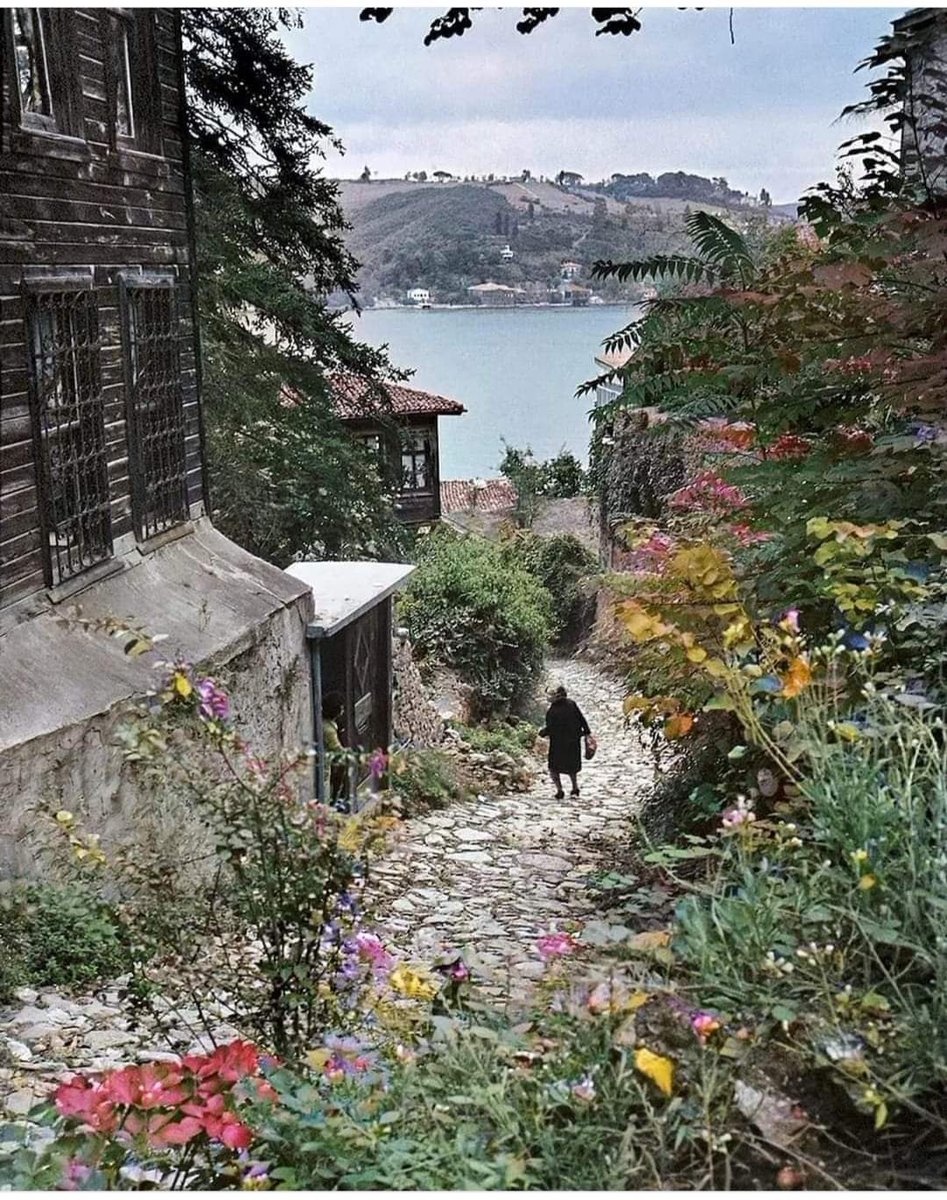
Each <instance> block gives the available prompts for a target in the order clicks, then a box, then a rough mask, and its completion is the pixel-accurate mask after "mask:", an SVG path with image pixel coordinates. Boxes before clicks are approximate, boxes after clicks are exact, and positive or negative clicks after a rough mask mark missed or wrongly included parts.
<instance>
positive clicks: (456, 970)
mask: <svg viewBox="0 0 947 1200" xmlns="http://www.w3.org/2000/svg"><path fill="white" fill-rule="evenodd" d="M434 970H435V971H438V972H440V974H441V975H444V976H446V977H447V978H448V979H451V980H453V981H454V982H455V983H463V982H464V981H465V980H467V979H469V978H470V967H468V966H467V964H466V963H465V962H464V960H463V959H462V958H460V957H458V958H455V959H454V960H453V962H449V963H442V964H441V965H440V966H436V967H435V968H434Z"/></svg>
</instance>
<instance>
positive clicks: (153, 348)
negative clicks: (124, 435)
mask: <svg viewBox="0 0 947 1200" xmlns="http://www.w3.org/2000/svg"><path fill="white" fill-rule="evenodd" d="M122 342H123V346H124V351H125V386H126V397H127V421H128V431H129V437H128V450H129V463H130V467H131V471H130V475H131V490H132V512H133V515H134V519H135V526H136V530H137V533H138V536H139V538H143V539H146V538H149V537H154V536H155V534H158V533H162V532H163V531H164V530H166V529H170V528H172V527H173V526H175V525H179V524H181V522H183V521H186V520H187V518H188V502H187V461H186V453H185V419H184V397H183V394H182V391H181V370H180V343H179V328H178V316H177V294H176V291H175V287H174V279H173V277H171V276H157V275H156V276H147V275H134V276H131V275H129V276H124V277H123V278H122Z"/></svg>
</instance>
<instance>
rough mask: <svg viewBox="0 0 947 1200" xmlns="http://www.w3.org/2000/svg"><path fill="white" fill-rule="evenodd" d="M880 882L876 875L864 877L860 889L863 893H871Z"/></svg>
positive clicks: (860, 881) (860, 880)
mask: <svg viewBox="0 0 947 1200" xmlns="http://www.w3.org/2000/svg"><path fill="white" fill-rule="evenodd" d="M877 882H878V880H877V879H876V878H875V876H874V875H863V876H862V877H861V879H859V881H858V886H859V889H860V890H861V891H863V892H867V891H870V889H871V888H873V887H874V886H875V884H876V883H877Z"/></svg>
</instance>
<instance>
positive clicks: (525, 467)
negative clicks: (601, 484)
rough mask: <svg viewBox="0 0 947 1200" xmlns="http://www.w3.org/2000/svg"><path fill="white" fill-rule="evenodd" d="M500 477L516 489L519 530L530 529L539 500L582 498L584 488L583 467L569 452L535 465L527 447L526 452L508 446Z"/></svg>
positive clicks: (584, 475) (501, 464) (535, 462)
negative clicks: (504, 478) (507, 480)
mask: <svg viewBox="0 0 947 1200" xmlns="http://www.w3.org/2000/svg"><path fill="white" fill-rule="evenodd" d="M500 474H501V475H504V476H506V478H507V479H509V481H510V482H511V483H512V484H513V486H514V488H515V489H516V523H517V525H518V526H519V527H520V528H521V529H529V528H530V527H531V526H532V524H533V521H534V520H535V518H536V514H537V512H538V511H539V504H540V500H541V499H542V498H546V499H549V500H564V499H569V498H571V497H573V496H579V495H581V494H582V492H583V490H584V489H585V486H586V474H585V471H584V470H583V469H582V464H581V463H580V462H579V460H578V459H577V458H576V456H575V455H574V454H572V453H571V451H569V450H560V451H559V453H558V454H557V455H556V457H555V458H550V459H547V460H546V461H545V462H538V461H537V460H536V459H535V458H534V457H533V452H532V450H531V449H530V448H529V446H527V447H526V449H525V450H517V449H516V447H515V446H507V447H506V451H505V453H504V455H503V461H502V462H501V463H500Z"/></svg>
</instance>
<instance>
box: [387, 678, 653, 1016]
mask: <svg viewBox="0 0 947 1200" xmlns="http://www.w3.org/2000/svg"><path fill="white" fill-rule="evenodd" d="M549 675H550V677H551V678H552V679H555V680H556V681H561V682H563V683H564V684H565V686H566V688H567V689H568V691H569V694H570V696H572V697H573V698H574V699H575V700H576V701H577V703H578V704H579V707H580V708H581V709H582V710H583V712H584V713H585V715H586V717H587V718H588V720H589V723H590V725H591V726H592V728H593V730H594V731H595V734H596V736H597V737H598V741H599V751H598V754H597V755H596V757H595V759H594V761H593V762H591V763H586V764H585V769H584V770H583V771H582V775H581V779H580V783H581V788H582V795H581V797H580V798H579V799H574V798H572V797H566V798H565V799H564V800H562V801H557V800H556V799H555V798H554V795H553V793H552V785H551V783H550V781H549V779H548V777H547V776H545V775H544V774H543V772H542V771H541V769H540V770H538V771H537V775H536V781H535V783H534V785H533V787H532V789H531V790H530V791H528V792H524V793H522V794H520V795H517V796H505V797H502V798H493V797H481V798H478V799H477V800H476V801H473V802H470V803H466V804H456V805H453V806H452V807H451V808H449V809H446V810H442V811H439V812H437V813H430V814H428V815H427V816H424V817H419V818H415V819H413V820H409V821H408V822H407V825H408V828H407V830H406V835H405V836H404V837H403V838H402V839H401V840H400V842H398V843H396V844H395V845H394V846H393V847H392V848H391V850H390V851H389V854H388V856H387V857H386V859H385V860H384V862H383V863H382V864H380V866H381V867H382V869H377V870H376V871H375V872H374V878H373V880H372V883H371V885H370V888H369V891H370V903H371V902H373V904H374V908H375V910H376V912H377V913H378V921H377V926H378V930H379V932H380V933H381V934H382V936H384V937H385V938H386V940H387V941H388V942H389V943H390V945H391V948H392V950H393V951H395V952H398V953H403V954H407V953H408V952H409V951H410V953H411V954H413V955H415V956H421V957H424V955H425V954H426V953H427V954H430V953H431V949H430V948H432V947H436V946H437V945H438V944H439V943H440V944H443V945H447V946H464V945H467V946H469V947H470V948H471V949H472V951H473V952H474V953H475V954H476V957H477V959H478V960H479V961H480V962H481V963H483V964H484V965H485V966H486V967H488V968H490V969H491V970H494V969H495V970H496V972H497V979H496V980H494V981H493V983H492V984H491V985H490V991H491V992H492V993H493V994H496V995H501V994H505V993H506V992H508V991H510V990H513V991H514V992H516V993H522V992H524V991H526V990H528V989H529V988H530V987H531V986H533V983H534V982H535V981H536V980H538V979H540V978H541V977H542V974H543V971H544V966H543V964H542V963H541V962H539V961H538V960H537V959H536V955H535V942H536V938H537V936H538V935H539V933H540V932H545V931H548V930H550V929H557V928H561V927H562V926H563V925H564V924H565V923H566V922H567V921H575V922H577V923H578V924H580V925H581V924H582V922H584V921H586V920H589V919H591V918H593V917H596V916H597V915H598V914H597V912H596V911H595V910H594V908H593V905H592V902H591V900H590V898H589V897H588V895H587V892H586V889H585V884H584V881H585V879H586V878H587V876H588V875H590V874H593V873H594V872H596V871H600V870H602V869H603V868H606V867H608V866H610V865H611V862H613V861H614V856H615V855H614V850H613V847H615V846H616V845H617V844H624V843H626V842H627V841H628V839H629V838H630V837H631V836H632V834H633V821H634V817H635V802H636V800H635V798H636V796H637V795H638V794H639V792H640V791H641V790H642V789H643V788H644V787H647V786H648V785H649V784H650V782H651V779H652V769H651V755H650V751H649V750H648V749H647V748H646V747H645V746H644V745H643V744H641V743H640V742H639V741H638V740H637V739H636V737H635V735H634V734H633V733H632V732H630V731H629V730H628V729H627V727H626V725H625V721H624V716H623V713H622V699H623V696H624V689H623V688H622V686H621V683H620V682H619V681H617V680H615V679H613V678H611V677H609V676H607V675H605V674H603V672H602V671H601V670H600V669H599V668H597V667H595V666H592V665H590V664H588V663H583V662H580V661H578V660H575V659H573V660H569V661H559V662H553V663H550V664H549ZM427 879H432V880H434V881H436V885H437V886H436V888H434V889H429V891H434V892H435V893H437V894H435V895H430V894H429V895H427V896H426V897H424V900H425V903H424V904H423V905H422V904H421V903H419V901H418V898H419V897H422V895H423V889H422V888H419V887H418V884H419V883H421V882H426V881H427ZM442 896H444V897H448V896H449V897H450V898H449V899H442V898H441V897H442ZM404 899H407V900H408V903H409V904H410V905H411V908H412V910H413V911H411V912H410V913H409V912H408V910H407V908H406V907H399V900H404ZM395 914H397V915H395Z"/></svg>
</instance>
